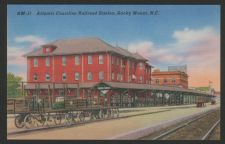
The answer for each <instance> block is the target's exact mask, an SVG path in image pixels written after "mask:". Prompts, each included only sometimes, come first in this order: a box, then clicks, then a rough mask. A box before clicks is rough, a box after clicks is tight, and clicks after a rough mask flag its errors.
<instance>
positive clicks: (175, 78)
mask: <svg viewBox="0 0 225 144" xmlns="http://www.w3.org/2000/svg"><path fill="white" fill-rule="evenodd" d="M152 84H153V85H165V86H177V87H182V88H186V89H187V88H188V75H187V73H185V72H183V71H178V70H176V71H172V70H171V69H170V71H160V70H159V69H157V70H154V71H153V72H152Z"/></svg>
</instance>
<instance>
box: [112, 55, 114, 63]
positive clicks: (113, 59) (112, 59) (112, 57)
mask: <svg viewBox="0 0 225 144" xmlns="http://www.w3.org/2000/svg"><path fill="white" fill-rule="evenodd" d="M111 59H112V60H111V61H112V64H114V57H113V56H112V57H111Z"/></svg>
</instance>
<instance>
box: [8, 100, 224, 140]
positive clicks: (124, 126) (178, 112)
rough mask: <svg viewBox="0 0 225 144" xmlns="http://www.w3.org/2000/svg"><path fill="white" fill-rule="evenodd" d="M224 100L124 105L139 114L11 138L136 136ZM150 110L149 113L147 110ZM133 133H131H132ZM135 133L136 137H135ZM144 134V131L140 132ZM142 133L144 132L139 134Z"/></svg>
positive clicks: (123, 111)
mask: <svg viewBox="0 0 225 144" xmlns="http://www.w3.org/2000/svg"><path fill="white" fill-rule="evenodd" d="M219 107H220V104H219V103H217V104H215V105H211V104H210V103H208V104H206V107H201V108H197V107H196V105H180V106H159V107H141V108H122V109H120V112H121V113H120V116H121V117H122V116H128V115H135V114H144V115H137V116H133V117H127V118H121V119H113V120H107V121H101V122H93V123H88V124H84V125H79V126H73V127H65V128H60V129H52V130H51V129H50V130H44V131H37V132H31V133H25V134H18V135H9V136H8V137H7V138H8V139H20V140H21V139H24V140H28V139H35V140H38V139H39V140H103V139H136V137H135V136H134V135H135V133H137V135H138V133H139V131H140V130H142V129H143V130H144V129H145V131H146V128H151V127H154V126H160V125H163V124H164V123H165V124H166V123H168V122H169V121H175V120H177V119H181V118H183V117H187V116H191V115H194V114H197V113H201V112H205V111H208V110H210V109H216V108H219ZM147 113H149V114H147ZM7 121H8V124H7V127H8V132H12V131H15V130H17V128H15V127H14V121H13V117H11V116H9V117H8V119H7ZM129 134H130V135H129ZM132 134H133V136H134V137H131V136H132ZM139 134H140V133H139ZM139 136H140V135H139Z"/></svg>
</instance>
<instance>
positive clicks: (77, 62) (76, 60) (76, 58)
mask: <svg viewBox="0 0 225 144" xmlns="http://www.w3.org/2000/svg"><path fill="white" fill-rule="evenodd" d="M79 64H80V56H79V55H76V56H75V65H79Z"/></svg>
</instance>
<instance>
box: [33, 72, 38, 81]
mask: <svg viewBox="0 0 225 144" xmlns="http://www.w3.org/2000/svg"><path fill="white" fill-rule="evenodd" d="M33 78H34V80H35V81H36V80H38V76H37V74H36V73H35V74H34V76H33Z"/></svg>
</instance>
